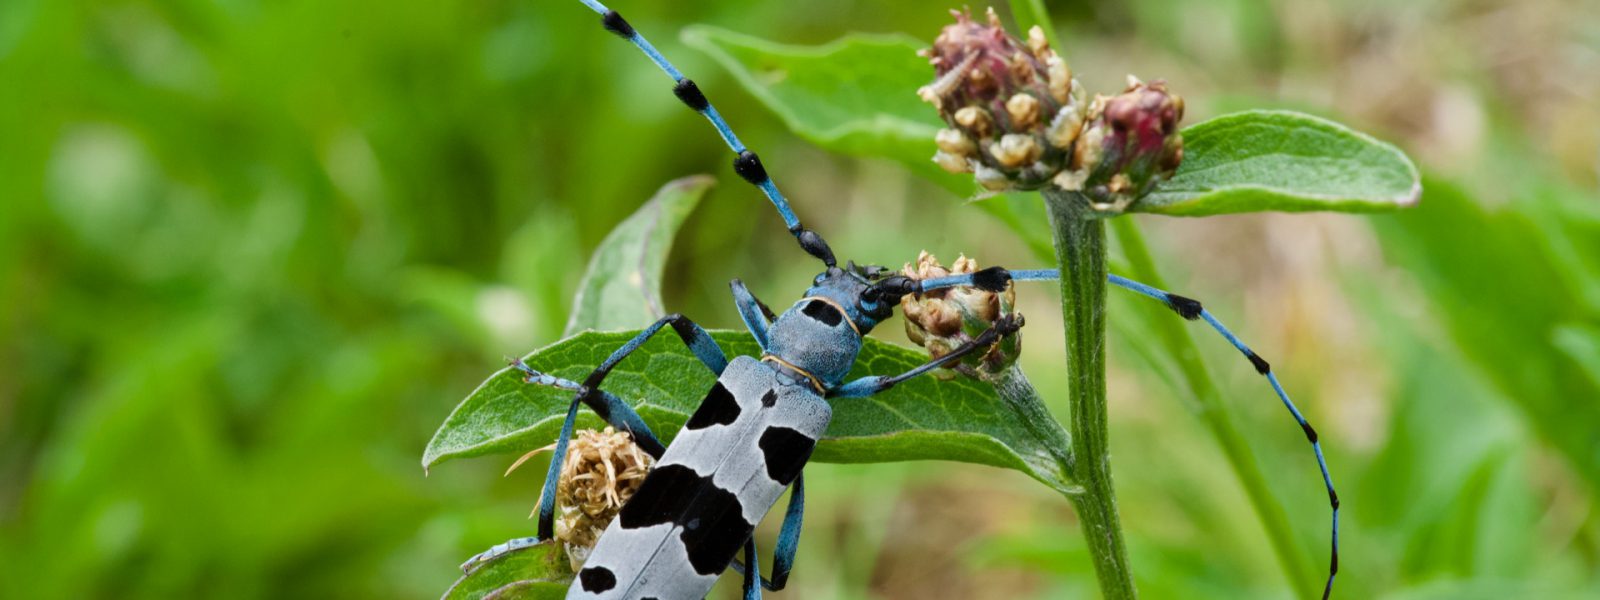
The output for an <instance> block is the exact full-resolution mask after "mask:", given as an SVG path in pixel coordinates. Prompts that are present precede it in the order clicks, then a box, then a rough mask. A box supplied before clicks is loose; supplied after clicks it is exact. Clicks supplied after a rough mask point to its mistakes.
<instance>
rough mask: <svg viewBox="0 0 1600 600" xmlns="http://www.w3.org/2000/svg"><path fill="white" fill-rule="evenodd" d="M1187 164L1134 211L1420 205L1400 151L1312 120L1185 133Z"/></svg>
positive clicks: (1267, 118) (1215, 123)
mask: <svg viewBox="0 0 1600 600" xmlns="http://www.w3.org/2000/svg"><path fill="white" fill-rule="evenodd" d="M1183 157H1184V158H1183V164H1181V165H1179V166H1178V172H1177V173H1175V174H1173V176H1172V178H1171V179H1169V180H1167V181H1165V182H1163V183H1162V184H1161V185H1160V186H1159V187H1157V188H1156V191H1155V192H1153V193H1151V194H1150V195H1148V196H1145V197H1144V198H1143V199H1141V200H1139V201H1138V202H1136V203H1134V205H1133V207H1132V209H1131V210H1133V211H1135V212H1150V213H1157V214H1166V215H1182V216H1189V217H1198V216H1205V215H1217V214H1227V213H1241V212H1256V211H1263V210H1278V211H1290V212H1305V211H1317V210H1332V211H1342V212H1373V211H1388V210H1395V209H1398V208H1402V207H1406V206H1410V205H1413V204H1416V203H1417V200H1418V199H1419V198H1420V197H1421V194H1422V182H1421V181H1420V180H1419V179H1418V176H1417V167H1416V166H1415V165H1413V164H1411V159H1409V158H1406V155H1405V154H1404V153H1402V152H1400V150H1399V149H1398V148H1395V147H1394V146H1392V145H1389V144H1386V143H1384V142H1380V141H1378V140H1375V139H1373V138H1372V137H1371V136H1368V135H1366V134H1363V133H1360V132H1357V131H1353V130H1351V129H1350V128H1348V127H1345V126H1343V125H1340V124H1338V123H1334V122H1332V121H1328V120H1326V119H1322V118H1318V117H1313V116H1310V115H1305V114H1300V113H1295V112H1289V111H1276V110H1252V111H1245V112H1239V113H1232V114H1227V115H1223V116H1220V117H1217V118H1215V119H1211V120H1209V121H1205V122H1202V123H1197V124H1194V125H1190V126H1188V127H1185V128H1184V129H1183Z"/></svg>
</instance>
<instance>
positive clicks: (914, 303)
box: [900, 251, 1022, 377]
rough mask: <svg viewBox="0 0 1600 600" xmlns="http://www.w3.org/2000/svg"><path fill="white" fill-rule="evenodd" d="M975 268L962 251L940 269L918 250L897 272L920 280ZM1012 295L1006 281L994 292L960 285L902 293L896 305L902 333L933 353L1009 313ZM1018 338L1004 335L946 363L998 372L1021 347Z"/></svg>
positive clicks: (978, 372)
mask: <svg viewBox="0 0 1600 600" xmlns="http://www.w3.org/2000/svg"><path fill="white" fill-rule="evenodd" d="M977 270H978V263H977V261H975V260H972V259H970V258H967V257H966V256H965V255H962V256H961V257H960V258H957V259H956V262H955V263H954V264H952V265H951V266H950V267H949V268H945V267H944V266H943V265H941V264H939V259H937V258H935V257H934V256H933V255H932V254H928V253H927V252H926V251H924V252H922V253H920V254H918V255H917V264H916V265H915V266H912V265H911V264H909V263H907V264H906V265H905V268H904V269H903V270H902V271H901V272H902V273H903V274H904V275H905V276H907V277H910V278H912V279H918V280H921V279H931V278H935V277H944V276H947V275H953V274H962V273H973V272H976V271H977ZM1016 300H1017V292H1016V288H1015V287H1012V286H1007V287H1006V291H1004V292H999V293H996V292H987V291H984V290H981V289H978V288H976V287H970V286H961V287H952V288H945V289H941V290H934V291H931V292H927V293H924V294H914V295H909V296H903V297H901V298H900V310H901V312H902V314H904V315H905V318H906V337H908V338H910V339H911V341H912V342H914V343H916V344H918V345H920V346H922V347H924V348H927V349H928V354H929V355H931V356H933V357H934V358H938V357H940V356H944V355H945V354H949V353H950V351H952V350H955V349H956V348H957V347H959V346H961V345H962V344H965V343H967V342H969V341H972V339H974V338H976V337H978V336H979V335H981V334H982V333H983V332H984V331H985V330H987V329H989V328H990V327H992V326H994V322H995V321H996V320H998V319H999V318H1000V317H1001V316H1003V315H1008V314H1011V313H1012V312H1013V306H1014V305H1015V304H1016ZM1021 337H1022V334H1021V333H1013V334H1011V335H1008V336H1005V337H1003V338H1001V339H1000V341H998V342H995V344H994V346H992V347H990V348H989V350H987V351H985V352H981V353H976V352H975V353H973V354H970V355H968V356H967V357H966V358H965V359H963V360H962V361H960V362H958V363H956V365H954V366H952V367H950V368H952V369H955V370H956V371H959V372H962V373H964V374H966V375H969V376H974V377H981V376H982V375H983V374H992V373H998V372H999V371H1001V370H1003V369H1005V368H1006V367H1008V366H1010V365H1011V364H1012V363H1014V362H1016V360H1017V356H1018V354H1019V353H1020V352H1021V350H1022V340H1021Z"/></svg>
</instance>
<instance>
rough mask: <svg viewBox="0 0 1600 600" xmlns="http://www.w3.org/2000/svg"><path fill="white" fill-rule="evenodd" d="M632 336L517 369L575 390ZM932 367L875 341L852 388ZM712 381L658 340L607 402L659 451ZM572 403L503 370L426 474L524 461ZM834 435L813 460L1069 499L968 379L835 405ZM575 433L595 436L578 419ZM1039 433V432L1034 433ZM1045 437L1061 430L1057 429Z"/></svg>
mask: <svg viewBox="0 0 1600 600" xmlns="http://www.w3.org/2000/svg"><path fill="white" fill-rule="evenodd" d="M633 335H634V332H611V333H597V332H586V333H582V334H579V335H577V336H575V337H572V338H568V339H566V340H563V341H560V342H557V343H555V344H554V345H551V346H548V347H546V348H543V349H540V350H536V351H534V352H533V353H532V354H529V355H528V356H527V357H525V358H524V360H525V361H526V362H527V363H528V364H529V365H531V366H533V367H534V368H536V369H539V370H541V371H545V372H548V373H550V374H552V375H556V376H558V377H565V378H568V379H578V380H581V379H582V378H583V377H584V376H585V375H587V374H588V373H589V371H590V370H592V369H593V368H594V366H595V365H597V364H599V363H600V362H601V361H602V360H604V359H605V358H606V356H607V355H608V354H610V353H611V352H612V351H614V350H616V349H617V347H618V346H621V345H622V344H623V343H624V342H626V341H627V340H628V339H630V338H631V337H632V336H633ZM712 336H713V337H714V338H715V339H716V340H717V343H718V344H720V345H721V346H722V349H723V350H724V351H726V352H727V353H728V355H729V356H738V355H745V356H754V355H758V354H759V353H760V348H759V347H758V346H757V345H756V343H755V340H754V339H752V338H751V337H750V335H749V334H748V333H744V332H731V331H717V332H713V333H712ZM926 360H927V355H926V354H923V353H921V352H917V351H913V350H910V349H906V348H902V347H899V346H895V345H892V344H888V343H885V342H880V341H877V340H874V339H870V338H869V339H867V340H866V346H865V347H864V348H863V349H862V351H861V355H860V356H859V358H858V359H857V361H856V368H855V370H854V371H852V373H851V376H852V377H859V376H865V375H892V374H899V373H902V372H905V371H907V370H909V369H911V368H912V367H915V366H917V365H920V364H922V363H923V362H925V361H926ZM714 381H715V377H714V376H713V375H712V374H711V372H710V371H709V370H707V369H706V368H705V366H703V365H701V364H700V362H699V361H697V360H696V359H695V358H694V356H693V355H692V354H690V353H689V350H688V349H687V348H685V347H684V345H683V343H682V342H681V341H679V340H678V339H677V338H676V337H674V336H671V335H662V336H656V337H655V338H654V339H652V340H650V341H649V342H648V343H646V344H644V345H643V346H642V347H640V349H639V350H638V351H637V352H635V353H634V354H633V355H632V356H630V357H629V358H628V360H626V361H623V362H622V364H620V365H618V366H617V368H616V369H615V370H613V371H612V372H611V375H610V376H609V377H608V378H607V379H606V385H605V387H606V390H607V391H610V392H611V393H613V394H616V395H617V396H618V397H620V398H622V399H623V400H625V401H627V402H628V403H629V404H630V405H632V406H633V407H634V408H635V409H636V410H638V412H639V414H640V415H641V416H642V417H644V420H645V422H646V423H648V424H649V425H650V428H651V430H652V431H654V432H655V433H656V435H657V436H658V437H661V438H662V440H663V441H664V442H667V443H670V442H671V439H670V438H671V437H672V436H674V435H676V433H677V431H678V429H679V428H680V427H682V426H683V423H684V421H687V420H688V417H689V414H690V413H692V412H693V411H694V409H695V408H696V407H697V406H699V404H700V401H701V399H702V398H704V397H705V394H706V391H707V390H709V389H711V384H712V382H714ZM571 401H572V393H571V392H564V391H560V390H556V389H552V388H548V387H543V386H537V385H529V384H526V383H523V382H522V378H521V377H520V376H519V374H518V373H517V372H516V371H515V370H513V369H510V368H507V369H502V370H501V371H499V372H497V373H495V374H494V375H493V376H491V377H490V378H489V379H488V380H487V381H485V382H483V384H482V385H480V386H479V387H478V389H476V390H474V391H473V392H472V393H471V394H470V395H468V396H467V398H466V400H464V401H463V402H462V403H461V404H460V405H459V406H457V407H456V409H455V411H454V412H452V413H451V414H450V416H449V417H448V418H446V419H445V422H444V424H443V425H442V426H441V427H440V428H439V431H438V432H437V433H435V434H434V436H433V440H432V441H430V442H429V443H428V448H427V450H426V451H425V452H424V454H423V458H422V465H423V467H424V468H428V467H431V466H433V465H436V464H438V463H440V462H443V461H445V460H448V459H452V458H461V457H468V456H480V455H485V454H503V453H522V452H526V451H528V450H530V449H533V448H538V447H541V446H544V445H547V444H549V443H550V442H551V441H553V440H554V439H555V436H556V435H557V434H558V433H559V431H560V428H561V420H562V418H563V417H564V416H565V415H566V410H567V406H568V403H569V402H571ZM832 404H833V410H834V415H833V423H832V425H830V426H829V428H828V433H827V436H826V437H824V439H823V440H822V442H821V443H820V444H818V446H817V449H816V452H815V454H814V455H813V456H812V460H814V461H821V462H834V463H868V462H890V461H903V460H954V461H961V462H969V463H977V464H984V465H991V466H997V467H1004V468H1009V469H1016V470H1018V471H1022V472H1024V473H1027V474H1028V475H1029V476H1032V477H1033V478H1034V479H1037V480H1039V481H1041V482H1043V483H1045V484H1046V485H1049V486H1051V487H1052V488H1055V489H1057V490H1062V491H1067V492H1070V491H1073V490H1075V489H1076V488H1075V486H1073V485H1071V484H1070V483H1069V482H1067V481H1066V480H1065V479H1064V478H1063V475H1062V473H1061V468H1060V466H1059V465H1058V464H1057V462H1056V461H1055V460H1054V459H1053V458H1052V453H1051V452H1050V449H1049V448H1047V447H1046V446H1045V444H1044V442H1042V441H1041V440H1040V438H1039V437H1037V436H1035V435H1034V434H1033V433H1031V432H1030V430H1029V429H1028V428H1027V426H1025V424H1024V423H1023V419H1022V418H1020V415H1021V413H1019V412H1016V411H1014V410H1013V409H1012V408H1010V407H1009V406H1008V405H1006V404H1005V403H1004V402H1002V401H1000V400H999V399H998V398H997V397H996V396H995V392H994V388H993V387H992V386H989V385H988V384H984V383H981V382H978V381H973V380H969V379H966V378H955V379H951V380H948V381H941V380H939V379H937V378H935V377H932V376H926V377H918V378H915V379H912V380H910V381H907V382H905V383H902V384H900V385H898V386H895V387H894V388H893V389H891V390H889V391H887V392H884V393H882V394H878V395H876V396H873V397H870V398H850V399H839V400H835V401H832ZM579 414H580V418H579V421H580V422H579V426H580V427H601V426H603V424H602V423H601V421H600V420H599V419H598V418H597V417H595V416H594V415H593V414H591V413H589V412H588V411H580V413H579ZM1035 425H1037V424H1035ZM1046 426H1051V427H1056V428H1059V427H1060V425H1059V424H1056V423H1055V422H1054V421H1052V422H1051V423H1049V424H1046Z"/></svg>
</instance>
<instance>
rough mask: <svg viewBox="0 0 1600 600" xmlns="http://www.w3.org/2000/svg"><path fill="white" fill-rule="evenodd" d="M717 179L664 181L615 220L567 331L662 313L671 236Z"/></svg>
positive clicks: (638, 321)
mask: <svg viewBox="0 0 1600 600" xmlns="http://www.w3.org/2000/svg"><path fill="white" fill-rule="evenodd" d="M713 183H715V180H713V179H712V178H711V177H709V176H706V175H695V176H691V177H684V178H682V179H676V180H673V181H670V182H668V183H667V184H666V185H664V186H662V187H661V190H660V191H657V192H656V195H655V197H653V198H651V199H650V200H649V201H648V202H645V203H644V206H641V207H639V210H637V211H635V212H634V213H633V215H631V216H629V217H628V218H627V219H626V220H624V221H623V222H622V223H620V224H618V225H617V227H616V228H615V229H612V230H611V233H610V234H609V235H607V236H606V239H605V240H604V241H602V242H600V247H598V248H596V249H595V251H594V254H593V255H592V256H591V257H590V258H589V269H588V271H587V272H585V273H584V275H583V281H582V282H581V283H579V284H578V297H577V298H576V299H575V300H573V307H572V317H571V318H570V319H569V320H568V321H567V329H566V334H567V335H571V334H573V333H576V332H579V331H583V330H585V329H594V330H600V331H606V330H617V329H627V328H633V327H643V326H645V325H648V324H650V323H652V322H654V321H655V320H656V319H659V318H661V317H663V316H666V312H665V311H663V310H662V308H661V307H662V303H661V289H660V288H661V270H662V267H663V265H665V264H666V260H667V250H668V249H669V248H671V247H672V237H673V236H674V235H675V234H677V233H678V227H679V226H681V225H683V220H684V219H685V218H687V217H688V216H689V213H690V212H691V211H693V210H694V207H695V205H697V204H699V203H700V198H701V197H702V196H704V195H705V192H706V190H707V189H710V188H711V186H712V184H713Z"/></svg>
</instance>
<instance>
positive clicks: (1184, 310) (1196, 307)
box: [915, 267, 1339, 600]
mask: <svg viewBox="0 0 1600 600" xmlns="http://www.w3.org/2000/svg"><path fill="white" fill-rule="evenodd" d="M1059 276H1060V272H1059V271H1057V270H1055V269H1035V270H1028V271H1008V270H1006V269H1003V268H1000V267H990V268H987V269H983V270H980V271H977V272H975V273H967V274H962V275H950V276H947V277H938V278H930V279H925V280H922V281H920V282H918V284H916V285H917V287H916V289H915V291H916V292H919V293H920V292H927V291H933V290H936V289H941V288H948V287H955V286H961V285H970V286H976V287H979V288H982V289H985V290H989V291H1001V290H1004V289H1005V288H1006V284H1007V283H1009V282H1010V281H1046V280H1053V279H1056V278H1058V277H1059ZM1107 281H1108V282H1110V283H1111V285H1114V286H1117V287H1120V288H1123V289H1125V290H1131V291H1134V292H1137V293H1139V294H1141V295H1144V296H1147V297H1149V298H1153V299H1155V300H1157V301H1160V302H1161V303H1162V304H1165V305H1167V307H1168V308H1171V309H1172V311H1173V312H1175V313H1178V315H1179V316H1181V317H1183V318H1185V319H1188V320H1190V321H1195V320H1201V321H1205V322H1206V323H1207V324H1209V325H1211V328H1212V329H1215V330H1216V331H1217V333H1218V334H1220V335H1221V336H1222V337H1223V339H1226V340H1228V343H1229V344H1232V345H1233V347H1234V348H1235V349H1237V350H1238V351H1239V353H1241V354H1243V355H1244V357H1245V358H1246V359H1248V360H1249V361H1250V365H1251V366H1253V367H1255V370H1256V372H1257V373H1260V374H1261V375H1262V376H1263V377H1266V378H1267V383H1269V384H1271V385H1272V392H1273V393H1275V394H1277V395H1278V400H1280V401H1282V402H1283V407H1284V408H1286V409H1288V410H1289V414H1290V415H1292V416H1294V420H1295V422H1296V423H1298V424H1299V425H1300V430H1301V431H1303V432H1305V434H1306V441H1308V442H1311V451H1312V453H1314V454H1316V456H1317V468H1318V469H1320V470H1321V471H1322V484H1323V486H1324V487H1326V488H1327V490H1328V505H1329V506H1330V507H1332V509H1333V533H1332V535H1331V541H1330V547H1331V548H1330V554H1329V559H1328V580H1327V582H1326V583H1325V584H1324V585H1323V588H1322V597H1323V599H1324V600H1326V599H1327V597H1328V595H1329V593H1330V592H1331V591H1332V590H1333V578H1334V576H1336V575H1338V574H1339V493H1338V492H1336V491H1334V488H1333V476H1332V475H1331V474H1330V473H1329V472H1328V461H1327V459H1325V458H1323V456H1322V444H1321V442H1319V441H1317V430H1316V429H1313V428H1312V427H1311V423H1309V422H1307V421H1306V418H1305V416H1304V415H1302V414H1300V409H1299V408H1298V407H1296V406H1295V404H1294V401H1292V400H1290V399H1289V392H1287V391H1285V390H1284V389H1283V384H1281V383H1279V382H1278V376H1277V374H1275V373H1273V372H1272V366H1271V365H1269V364H1267V361H1266V360H1265V359H1263V358H1261V356H1260V355H1259V354H1256V353H1255V351H1254V350H1251V349H1250V347H1249V346H1246V345H1245V344H1244V342H1243V341H1241V340H1240V339H1239V338H1238V336H1235V335H1233V332H1232V331H1229V330H1228V328H1227V327H1224V326H1223V325H1222V321H1219V320H1217V317H1216V316H1214V315H1212V314H1211V311H1208V310H1206V309H1205V308H1204V307H1203V306H1201V304H1200V301H1199V300H1195V299H1193V298H1188V297H1185V296H1180V295H1178V294H1174V293H1171V292H1168V291H1165V290H1160V289H1156V288H1154V287H1151V286H1148V285H1145V284H1143V283H1139V282H1137V281H1134V280H1132V279H1128V278H1126V277H1121V276H1117V275H1111V276H1109V277H1108V278H1107Z"/></svg>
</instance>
